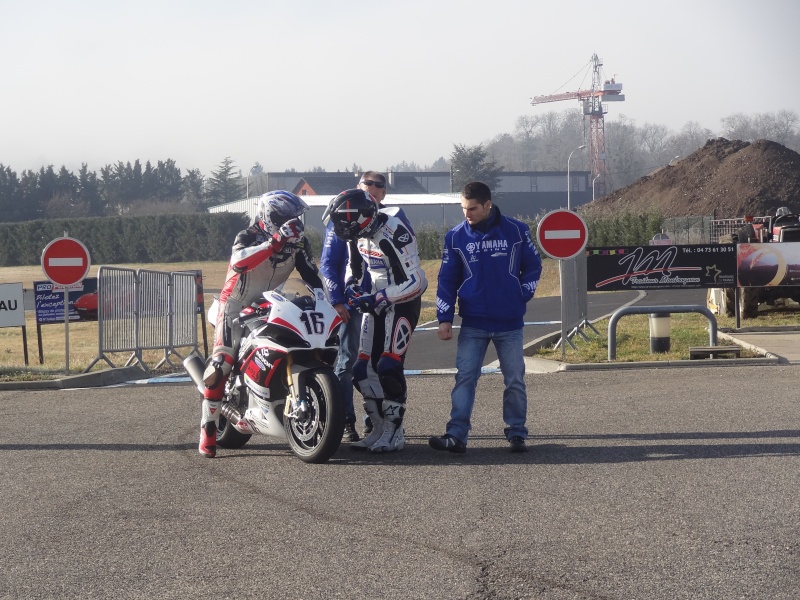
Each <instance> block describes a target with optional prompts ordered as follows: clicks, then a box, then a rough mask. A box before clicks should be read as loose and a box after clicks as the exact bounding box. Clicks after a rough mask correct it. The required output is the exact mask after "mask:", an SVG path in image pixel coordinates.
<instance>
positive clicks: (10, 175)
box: [0, 164, 24, 221]
mask: <svg viewBox="0 0 800 600" xmlns="http://www.w3.org/2000/svg"><path fill="white" fill-rule="evenodd" d="M23 206H24V203H23V201H22V187H21V185H20V181H19V178H18V177H17V174H16V173H15V172H14V171H12V170H11V167H6V166H4V165H3V164H0V221H19V220H21V219H20V214H21V209H22V207H23Z"/></svg>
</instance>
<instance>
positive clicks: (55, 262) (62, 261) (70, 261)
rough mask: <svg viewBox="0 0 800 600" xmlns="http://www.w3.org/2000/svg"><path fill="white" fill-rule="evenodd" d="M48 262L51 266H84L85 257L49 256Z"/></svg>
mask: <svg viewBox="0 0 800 600" xmlns="http://www.w3.org/2000/svg"><path fill="white" fill-rule="evenodd" d="M47 264H48V265H49V266H51V267H82V266H83V259H82V258H80V257H74V258H48V259H47Z"/></svg>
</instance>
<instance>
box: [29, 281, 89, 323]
mask: <svg viewBox="0 0 800 600" xmlns="http://www.w3.org/2000/svg"><path fill="white" fill-rule="evenodd" d="M53 288H54V284H53V283H52V282H51V281H34V282H33V293H34V299H35V304H36V323H38V324H39V325H45V324H47V323H63V322H64V292H63V288H58V286H55V288H56V289H53ZM96 293H97V277H89V278H87V279H84V280H83V282H82V285H80V287H72V288H70V289H69V320H70V321H83V320H90V319H87V317H86V315H85V313H83V312H79V311H78V310H77V309H76V308H75V303H76V302H78V304H79V305H80V304H81V302H80V298H81V297H82V296H90V295H92V294H94V295H95V296H96Z"/></svg>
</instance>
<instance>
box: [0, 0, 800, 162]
mask: <svg viewBox="0 0 800 600" xmlns="http://www.w3.org/2000/svg"><path fill="white" fill-rule="evenodd" d="M799 24H800V2H797V0H760V1H758V2H757V1H756V0H692V1H687V0H671V1H670V2H658V3H656V2H651V1H643V0H595V1H593V2H588V1H584V0H569V1H567V2H565V1H555V0H551V1H548V2H545V1H541V0H491V2H487V1H486V0H481V1H473V0H424V1H423V0H402V1H401V0H339V1H338V2H329V1H327V0H225V1H224V2H220V1H218V0H217V1H209V0H137V1H136V2H129V1H128V0H115V1H109V0H72V1H70V2H64V1H63V0H0V56H2V57H3V60H2V75H1V76H0V77H1V79H0V81H2V85H1V86H0V164H2V165H5V166H6V167H9V168H11V169H12V170H14V171H15V172H16V173H17V174H21V173H22V172H23V171H25V170H27V169H32V170H37V171H38V170H39V169H40V168H41V167H42V166H47V165H53V166H54V167H55V168H56V169H59V168H60V167H61V166H65V167H67V169H69V170H71V171H73V172H76V173H77V171H78V170H79V169H80V167H81V165H82V164H84V163H85V164H86V165H87V166H88V168H89V170H90V171H98V172H99V170H100V168H101V167H103V166H105V165H108V164H115V163H116V162H118V161H122V162H131V163H133V162H134V161H135V160H137V159H138V160H140V161H141V163H142V165H144V164H145V163H146V162H147V161H148V160H149V161H150V162H151V163H152V164H153V165H155V164H156V163H157V162H158V161H159V160H167V159H172V160H174V161H175V162H176V164H177V166H178V167H179V168H181V169H182V170H183V172H184V173H185V172H186V171H187V170H189V169H199V170H200V171H201V172H202V173H203V175H205V176H209V175H211V173H212V172H213V171H215V170H218V169H219V165H220V164H221V163H222V161H223V160H224V159H225V158H226V157H228V158H230V159H231V160H232V161H233V163H234V165H235V166H236V167H237V168H238V169H241V171H242V172H243V173H244V174H246V173H247V171H249V170H250V168H251V167H252V166H253V165H254V164H255V163H256V162H258V163H260V164H261V165H262V167H263V168H264V170H265V171H284V170H286V169H292V168H294V169H296V170H298V171H306V170H311V169H312V168H314V167H322V168H324V169H325V170H328V171H344V170H346V169H351V168H352V166H353V165H354V164H357V165H359V166H361V167H363V168H364V169H377V170H382V169H386V168H387V167H388V166H390V165H394V164H397V163H400V162H402V161H406V162H408V163H410V162H412V161H413V162H415V163H417V164H418V165H419V166H420V167H423V168H424V167H425V166H428V165H430V164H432V163H433V162H434V161H436V160H437V159H438V158H440V157H445V158H447V157H449V155H450V154H451V152H452V151H453V145H454V144H464V145H467V146H474V145H477V144H480V143H483V142H486V141H489V140H491V139H492V138H494V137H495V136H497V135H499V134H503V133H513V131H514V126H515V123H516V121H517V119H518V118H519V117H521V116H537V115H544V114H546V113H547V112H550V111H558V112H562V111H567V110H570V109H577V108H579V104H578V102H577V100H569V101H563V102H556V103H548V104H541V105H538V106H532V105H531V104H530V100H531V98H532V97H533V96H538V95H544V94H552V93H556V92H568V91H575V90H579V89H587V88H589V87H590V86H591V57H592V55H593V54H597V55H598V56H599V57H600V58H601V59H602V61H603V75H604V77H605V78H611V77H614V78H615V80H616V81H617V82H618V83H622V84H623V93H624V94H625V97H626V100H625V101H624V102H621V103H608V104H607V106H608V114H607V115H606V122H609V123H610V122H614V121H615V120H619V119H622V118H624V119H626V120H628V121H629V122H630V121H632V122H634V123H635V124H636V125H639V126H642V125H644V124H646V123H651V124H658V125H664V126H666V127H667V128H669V129H670V130H671V131H674V132H678V131H679V130H680V129H681V128H682V127H683V126H684V125H686V123H688V122H690V121H691V122H695V123H698V124H699V125H700V126H701V127H704V128H707V129H710V130H711V131H712V132H714V133H720V132H721V129H722V127H721V120H722V119H723V118H725V117H728V116H731V115H733V114H735V113H743V114H745V115H750V116H753V115H756V114H762V113H775V112H777V111H780V110H792V111H795V112H797V113H800V106H798V101H800V100H799V99H800V70H798V64H799V63H800V60H798V59H800V42H798V26H799Z"/></svg>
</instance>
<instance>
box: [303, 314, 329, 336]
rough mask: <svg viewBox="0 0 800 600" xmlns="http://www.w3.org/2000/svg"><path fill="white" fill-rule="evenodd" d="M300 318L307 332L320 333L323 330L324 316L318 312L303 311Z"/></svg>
mask: <svg viewBox="0 0 800 600" xmlns="http://www.w3.org/2000/svg"><path fill="white" fill-rule="evenodd" d="M300 320H301V321H302V322H303V324H304V325H305V326H306V330H307V331H308V334H309V335H311V334H312V333H313V334H316V335H321V334H323V333H324V332H325V316H324V315H323V314H322V313H318V312H304V313H303V316H302V317H300Z"/></svg>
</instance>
